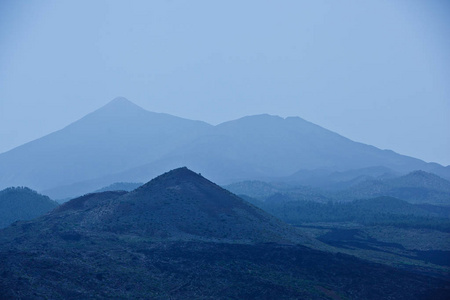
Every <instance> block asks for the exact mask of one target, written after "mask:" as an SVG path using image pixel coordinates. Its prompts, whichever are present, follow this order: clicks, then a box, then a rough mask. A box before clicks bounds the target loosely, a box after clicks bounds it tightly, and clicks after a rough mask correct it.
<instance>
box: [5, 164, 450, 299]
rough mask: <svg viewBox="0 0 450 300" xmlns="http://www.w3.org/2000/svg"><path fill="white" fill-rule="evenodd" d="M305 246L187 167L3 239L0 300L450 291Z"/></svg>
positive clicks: (437, 294)
mask: <svg viewBox="0 0 450 300" xmlns="http://www.w3.org/2000/svg"><path fill="white" fill-rule="evenodd" d="M293 242H295V243H300V244H294V243H293ZM286 243H287V244H286ZM305 244H307V245H309V246H312V247H318V246H320V245H321V243H319V242H317V241H315V240H313V239H311V238H309V237H306V236H305V235H304V234H302V231H297V230H296V229H294V228H292V227H290V226H288V225H286V224H284V223H282V222H281V221H278V220H277V219H275V218H274V217H272V216H270V215H268V214H266V213H264V212H263V211H261V210H259V209H258V208H256V207H254V206H252V205H250V204H248V203H246V202H244V201H243V200H242V199H240V198H238V197H237V196H235V195H233V194H231V193H229V192H228V191H226V190H223V189H222V188H220V187H219V186H217V185H215V184H214V183H212V182H210V181H209V180H207V179H205V178H203V177H202V176H200V175H199V174H196V173H194V172H192V171H190V170H188V169H186V168H180V169H176V170H173V171H170V172H168V173H165V174H163V175H161V176H159V177H157V178H155V179H153V180H152V181H150V182H148V183H147V184H145V185H143V186H141V187H139V188H137V189H136V190H134V191H132V192H125V191H109V192H103V193H93V194H88V195H85V196H82V197H79V198H77V199H73V200H70V201H69V202H67V203H65V204H63V205H61V206H59V207H58V208H57V209H55V210H54V211H52V212H51V213H49V214H47V215H44V216H42V217H40V218H38V219H35V220H32V221H23V222H16V223H14V224H12V226H10V227H8V228H6V229H3V230H0V298H4V299H57V298H64V299H87V298H96V299H97V298H100V299H107V298H128V299H139V298H151V299H274V298H277V299H330V297H331V298H333V299H427V298H430V299H431V298H433V299H446V297H448V295H449V293H450V288H449V287H448V282H447V281H445V280H442V279H437V278H433V277H429V276H426V275H420V274H415V273H412V272H408V271H402V270H398V269H394V268H392V267H388V266H384V265H380V264H374V263H369V262H366V261H363V260H360V259H357V258H355V257H351V256H349V255H344V254H339V253H330V252H323V251H319V250H314V249H311V248H308V247H305V246H304V245H305Z"/></svg>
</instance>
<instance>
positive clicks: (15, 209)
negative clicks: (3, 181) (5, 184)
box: [0, 187, 58, 228]
mask: <svg viewBox="0 0 450 300" xmlns="http://www.w3.org/2000/svg"><path fill="white" fill-rule="evenodd" d="M57 206H58V203H56V202H55V201H53V200H51V199H50V198H49V197H47V196H43V195H40V194H38V193H37V192H36V191H33V190H31V189H29V188H26V187H16V188H13V187H11V188H7V189H4V190H3V191H0V228H3V227H6V226H8V225H10V224H11V223H13V222H15V221H18V220H31V219H34V218H36V217H39V216H41V215H43V214H45V213H47V212H49V211H51V210H52V209H54V208H56V207H57Z"/></svg>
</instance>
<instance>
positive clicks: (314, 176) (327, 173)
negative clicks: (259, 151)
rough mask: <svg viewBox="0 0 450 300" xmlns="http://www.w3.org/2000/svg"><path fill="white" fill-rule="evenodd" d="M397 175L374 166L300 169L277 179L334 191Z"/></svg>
mask: <svg viewBox="0 0 450 300" xmlns="http://www.w3.org/2000/svg"><path fill="white" fill-rule="evenodd" d="M399 175H401V174H400V173H398V172H394V171H393V170H391V169H389V168H386V167H381V166H374V167H368V168H362V169H352V170H346V171H340V172H339V171H334V170H332V169H317V170H300V171H297V172H296V173H294V174H292V175H291V176H288V177H284V178H279V179H278V181H280V182H286V183H290V184H291V185H293V184H295V185H303V186H311V187H316V188H321V189H326V190H331V191H336V190H342V189H346V188H349V187H351V186H354V185H356V184H358V183H361V182H364V181H367V180H375V179H378V180H384V179H389V178H394V177H398V176H399Z"/></svg>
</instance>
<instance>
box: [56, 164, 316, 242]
mask: <svg viewBox="0 0 450 300" xmlns="http://www.w3.org/2000/svg"><path fill="white" fill-rule="evenodd" d="M61 215H64V216H68V217H69V218H72V219H73V224H74V226H75V227H78V225H77V224H82V225H81V226H80V227H78V228H77V229H76V230H80V231H84V230H102V231H108V232H114V233H120V234H125V233H126V234H135V235H139V236H147V237H151V238H156V239H170V240H180V239H181V240H192V239H195V240H198V239H200V240H220V241H225V242H237V241H239V242H243V243H251V242H282V243H292V242H300V241H301V242H303V243H309V242H311V240H310V239H308V238H305V237H304V238H301V236H300V234H299V233H298V232H296V231H295V230H294V228H291V227H289V226H286V225H285V224H284V223H282V222H280V221H279V220H277V219H275V218H274V217H272V216H271V215H269V214H267V213H266V212H264V211H262V210H261V209H259V208H257V207H255V206H253V205H251V204H249V203H248V202H246V201H243V200H242V199H241V198H239V197H237V196H235V195H234V194H232V193H230V192H228V191H227V190H224V189H223V188H221V187H219V186H218V185H216V184H214V183H212V182H211V181H209V180H207V179H205V178H204V177H202V176H201V175H199V174H197V173H194V172H192V171H190V170H189V169H187V168H180V169H175V170H173V171H170V172H168V173H165V174H163V175H161V176H158V177H157V178H155V179H153V180H152V181H150V182H148V183H146V184H145V185H142V186H141V187H139V188H138V189H136V190H134V191H132V192H129V193H126V192H123V191H122V192H103V193H95V194H88V195H86V196H83V197H80V198H77V199H73V200H71V201H69V202H67V203H65V204H64V205H62V206H61V207H60V208H59V209H57V210H55V211H54V212H53V213H52V214H51V215H50V216H49V219H54V218H58V219H59V218H60V217H61Z"/></svg>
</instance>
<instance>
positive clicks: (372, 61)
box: [0, 0, 450, 165]
mask: <svg viewBox="0 0 450 300" xmlns="http://www.w3.org/2000/svg"><path fill="white" fill-rule="evenodd" d="M449 36H450V1H445V0H441V1H439V0H427V1H420V0H396V1H392V0H367V1H359V0H354V1H350V0H343V1H334V0H327V1H325V0H314V1H301V0H292V1H289V0H283V1H265V0H257V1H253V0H247V1H234V0H227V1H210V0H205V1H197V0H167V1H156V0H155V1H139V0H134V1H115V0H96V1H86V0H77V1H64V0H58V1H50V0H39V1H38V0H28V1H15V0H1V1H0V153H1V152H5V151H8V150H10V149H12V148H14V147H16V146H19V145H21V144H23V143H25V142H28V141H31V140H33V139H36V138H39V137H41V136H44V135H46V134H48V133H51V132H54V131H56V130H59V129H61V128H63V127H64V126H66V125H68V124H70V123H72V122H74V121H76V120H78V119H80V118H81V117H83V116H84V115H86V114H88V113H90V112H92V111H93V110H95V109H97V108H99V107H101V106H103V105H105V104H106V103H108V102H109V101H111V100H112V99H113V98H115V97H117V96H123V97H126V98H127V99H129V100H130V101H132V102H134V103H136V104H137V105H139V106H141V107H143V108H145V109H147V110H150V111H154V112H164V113H168V114H172V115H176V116H180V117H184V118H188V119H195V120H202V121H206V122H208V123H210V124H218V123H221V122H224V121H229V120H233V119H237V118H240V117H243V116H246V115H255V114H261V113H268V114H272V115H279V116H282V117H287V116H299V117H302V118H304V119H306V120H308V121H310V122H313V123H315V124H318V125H320V126H322V127H325V128H327V129H330V130H332V131H334V132H337V133H339V134H341V135H343V136H345V137H348V138H350V139H352V140H355V141H358V142H362V143H366V144H371V145H374V146H376V147H379V148H381V149H391V150H394V151H396V152H398V153H401V154H405V155H410V156H413V157H417V158H420V159H423V160H425V161H428V162H438V163H440V164H443V165H449V164H450V39H449V38H448V37H449Z"/></svg>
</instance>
